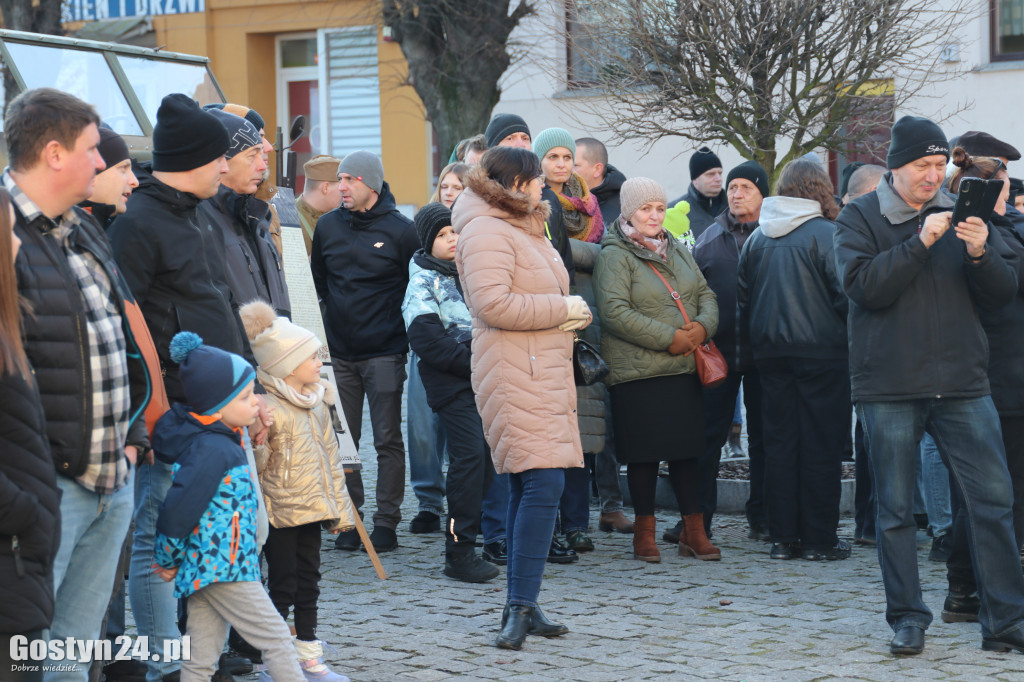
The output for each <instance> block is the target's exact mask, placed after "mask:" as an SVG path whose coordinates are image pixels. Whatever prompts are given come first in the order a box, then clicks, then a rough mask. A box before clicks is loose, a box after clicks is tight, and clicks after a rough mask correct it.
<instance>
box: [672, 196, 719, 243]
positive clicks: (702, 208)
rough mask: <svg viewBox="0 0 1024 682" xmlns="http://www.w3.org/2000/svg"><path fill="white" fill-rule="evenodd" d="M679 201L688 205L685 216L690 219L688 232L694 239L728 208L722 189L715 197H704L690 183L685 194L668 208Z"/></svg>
mask: <svg viewBox="0 0 1024 682" xmlns="http://www.w3.org/2000/svg"><path fill="white" fill-rule="evenodd" d="M680 201H685V202H686V203H688V204H689V205H690V212H689V214H687V215H688V217H689V219H690V232H692V233H693V238H694V239H696V238H697V237H699V236H700V235H701V234H702V233H703V232H704V230H706V229H708V226H709V225H711V223H713V222H715V219H716V218H718V216H720V215H722V213H723V212H724V211H725V210H726V209H728V208H729V202H728V200H727V199H726V197H725V190H724V189H723V190H722V191H720V192H719V193H718V196H717V197H706V196H704V195H703V194H701V193H700V192H698V191H697V188H696V187H694V186H693V183H692V182H691V183H690V189H689V190H687V192H686V194H684V195H683V196H681V197H679V198H678V199H676V200H675V201H673V202H672V203H671V204H669V205H668V207H669V208H672V207H673V206H675V205H676V204H678V203H679V202H680Z"/></svg>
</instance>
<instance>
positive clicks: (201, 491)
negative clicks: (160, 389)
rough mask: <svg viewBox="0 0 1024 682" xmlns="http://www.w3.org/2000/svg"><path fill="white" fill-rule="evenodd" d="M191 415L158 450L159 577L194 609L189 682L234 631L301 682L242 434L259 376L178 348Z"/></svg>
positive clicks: (167, 428)
mask: <svg viewBox="0 0 1024 682" xmlns="http://www.w3.org/2000/svg"><path fill="white" fill-rule="evenodd" d="M170 351H171V359H172V360H174V361H175V362H177V363H179V364H180V365H181V373H180V376H181V381H182V384H183V386H184V389H185V397H186V398H187V399H188V402H189V405H188V406H187V407H186V406H185V405H182V404H180V403H175V404H174V405H173V406H172V407H171V410H170V411H169V412H167V413H166V414H165V415H164V416H163V417H161V418H160V420H159V421H158V422H157V425H156V428H155V429H154V432H153V445H154V450H155V451H156V452H157V453H158V455H157V456H158V457H160V458H161V459H162V460H163V461H165V462H167V463H169V464H172V465H173V469H174V479H173V482H172V484H171V489H170V490H169V491H168V493H167V498H166V499H165V500H164V503H163V505H162V506H161V507H160V514H159V516H158V517H157V522H156V531H157V534H156V551H155V561H156V564H155V566H154V568H155V569H156V572H157V574H158V575H159V576H160V577H161V578H163V579H164V580H167V581H170V580H174V596H175V597H179V598H187V599H188V631H187V633H186V634H187V635H188V636H189V637H190V639H191V651H192V657H191V660H188V661H184V662H183V663H182V667H181V680H182V682H192V681H195V682H208V680H209V679H210V677H211V676H212V675H213V674H214V672H216V668H217V661H218V659H219V657H220V653H221V649H222V648H223V645H224V640H225V638H226V637H227V633H228V627H229V626H234V628H235V629H236V630H237V631H238V632H239V634H241V635H242V636H243V637H244V638H245V639H246V640H247V641H248V642H250V643H251V644H252V645H253V646H255V647H256V648H258V649H260V650H262V651H263V662H264V664H266V667H267V670H268V672H269V674H270V676H271V677H272V678H273V679H274V680H275V682H304V676H303V674H302V669H301V668H300V667H299V661H298V658H297V657H296V654H295V648H294V647H293V646H292V638H291V632H290V631H289V629H288V626H287V625H286V624H285V622H284V620H283V619H282V618H281V616H280V615H279V614H278V612H277V609H275V608H274V605H273V603H271V601H270V597H269V596H268V595H267V593H266V591H265V590H264V589H263V586H262V585H261V584H260V566H259V552H258V549H257V543H256V510H257V499H256V491H255V487H254V486H253V475H254V473H253V472H252V471H250V470H249V465H248V461H247V459H246V456H245V450H244V449H243V446H242V429H244V428H246V427H247V426H249V425H251V424H252V423H253V422H254V421H255V420H256V417H257V413H258V411H257V403H256V399H255V397H254V395H253V378H254V377H255V372H254V371H253V368H252V367H251V366H250V365H249V363H247V362H246V361H245V360H243V359H242V358H241V357H239V356H237V355H234V354H232V353H227V352H225V351H222V350H220V349H219V348H214V347H212V346H205V345H202V339H201V338H200V337H199V336H197V335H196V334H193V333H191V332H181V333H179V334H177V335H175V337H174V338H173V339H172V340H171V345H170Z"/></svg>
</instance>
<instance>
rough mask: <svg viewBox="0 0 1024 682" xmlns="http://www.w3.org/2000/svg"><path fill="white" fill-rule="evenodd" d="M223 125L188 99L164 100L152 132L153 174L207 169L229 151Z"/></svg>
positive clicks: (175, 96)
mask: <svg viewBox="0 0 1024 682" xmlns="http://www.w3.org/2000/svg"><path fill="white" fill-rule="evenodd" d="M229 144H230V140H229V139H228V131H227V128H225V127H224V125H223V124H222V123H221V122H220V121H218V120H217V118H216V117H215V116H214V115H213V114H212V113H210V112H209V111H203V110H202V109H200V108H199V105H198V104H196V102H195V100H193V99H192V98H191V97H189V96H188V95H183V94H181V93H174V94H171V95H167V96H166V97H164V99H163V101H162V102H160V108H159V109H158V110H157V112H156V127H154V128H153V170H155V171H163V172H167V173H180V172H182V171H190V170H193V169H195V168H199V167H200V166H205V165H206V164H208V163H210V162H211V161H213V160H214V159H216V158H217V157H220V156H223V155H224V153H225V152H226V151H227V150H228V145H229Z"/></svg>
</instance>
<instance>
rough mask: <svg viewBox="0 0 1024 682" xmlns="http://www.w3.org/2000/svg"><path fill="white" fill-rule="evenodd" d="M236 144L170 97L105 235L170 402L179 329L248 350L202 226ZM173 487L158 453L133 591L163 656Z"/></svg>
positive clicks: (159, 671) (214, 245) (142, 623)
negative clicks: (164, 515) (161, 545)
mask: <svg viewBox="0 0 1024 682" xmlns="http://www.w3.org/2000/svg"><path fill="white" fill-rule="evenodd" d="M229 144H230V140H229V139H228V132H227V129H226V128H225V127H224V126H223V125H222V124H221V123H220V121H218V120H217V119H216V118H215V117H214V116H213V114H211V113H209V112H206V111H202V110H200V109H199V106H198V105H197V104H196V103H195V102H194V101H193V100H192V99H191V98H190V97H188V96H186V95H182V94H173V95H168V96H167V97H165V98H164V100H163V102H162V103H161V104H160V109H159V110H158V111H157V120H156V128H155V129H154V131H153V162H152V165H149V164H140V166H139V167H138V174H139V187H138V189H137V190H135V192H134V193H133V195H132V198H131V200H130V201H129V202H128V210H127V211H126V212H125V213H124V214H123V215H121V216H118V217H117V218H115V219H114V222H113V223H111V225H110V228H109V231H108V234H109V235H110V241H111V242H112V243H113V246H114V253H115V255H116V256H117V260H118V263H119V264H120V266H121V269H122V272H123V273H124V276H125V279H126V280H127V281H128V285H129V286H130V287H131V290H132V292H133V293H134V294H135V297H136V299H137V300H138V302H139V305H140V306H141V308H142V313H143V316H144V317H145V319H146V324H147V325H148V326H149V331H150V334H151V335H152V337H153V343H154V344H155V345H156V349H157V355H158V356H159V358H160V366H161V368H162V369H163V371H164V382H165V386H166V389H167V397H168V398H169V399H170V400H171V401H172V402H174V401H177V402H187V401H186V399H185V393H184V390H183V389H182V385H181V381H180V379H179V378H178V366H177V364H175V363H174V362H172V361H171V359H170V353H169V350H168V346H169V345H170V341H171V337H173V336H174V335H175V334H176V333H177V332H179V331H182V330H187V331H193V332H195V333H197V334H199V336H201V337H202V338H203V341H204V343H206V344H207V345H211V346H216V347H218V348H221V349H222V350H226V351H229V352H231V353H236V354H239V355H240V354H242V352H243V342H242V335H241V332H240V329H239V327H238V325H237V324H235V323H234V317H233V315H232V311H231V303H230V300H231V298H230V292H229V290H228V288H227V285H226V284H225V279H224V266H223V260H224V259H223V253H224V245H223V244H224V242H223V238H222V236H221V234H220V231H219V230H214V229H211V228H210V227H209V226H201V223H200V221H199V219H198V216H197V209H198V206H199V202H200V201H201V200H202V199H207V198H209V197H212V196H214V195H215V194H216V193H217V191H218V189H219V187H220V179H221V176H222V175H223V174H224V173H226V172H227V170H228V164H227V161H226V160H225V159H224V153H225V152H226V151H227V149H228V146H229ZM170 485H171V467H170V466H169V465H167V464H165V463H162V462H161V461H160V460H159V459H157V460H156V462H155V463H153V464H152V465H147V466H144V467H141V468H140V469H139V471H138V482H137V484H136V493H135V499H136V511H135V534H134V536H133V538H132V565H131V569H130V571H129V576H130V577H129V585H128V591H129V596H130V598H131V604H132V614H133V616H134V618H135V622H136V625H137V627H138V632H139V635H145V636H147V637H148V638H149V645H150V649H151V651H153V652H158V653H159V652H162V651H163V643H164V640H165V639H174V638H176V637H178V627H177V615H178V614H177V600H175V599H174V596H173V593H174V587H173V585H172V584H171V583H166V582H164V581H162V580H160V578H159V577H158V576H156V574H154V573H153V571H152V570H151V564H152V563H153V546H154V545H153V543H154V540H155V531H156V517H157V511H158V510H159V508H160V505H161V504H162V503H163V500H164V498H165V497H166V495H167V490H168V489H169V488H170ZM161 656H162V653H161ZM148 665H149V669H150V673H151V675H158V676H161V677H162V676H166V675H169V674H172V673H174V672H175V671H176V670H177V668H178V667H179V664H177V663H174V662H171V661H155V660H153V659H152V658H150V660H149V661H148Z"/></svg>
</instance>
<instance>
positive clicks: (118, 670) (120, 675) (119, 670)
mask: <svg viewBox="0 0 1024 682" xmlns="http://www.w3.org/2000/svg"><path fill="white" fill-rule="evenodd" d="M146 668H147V666H146V664H145V663H143V662H142V661H136V660H135V659H130V660H127V661H114V662H113V663H108V664H107V665H105V666H103V678H104V679H105V680H107V682H146Z"/></svg>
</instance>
